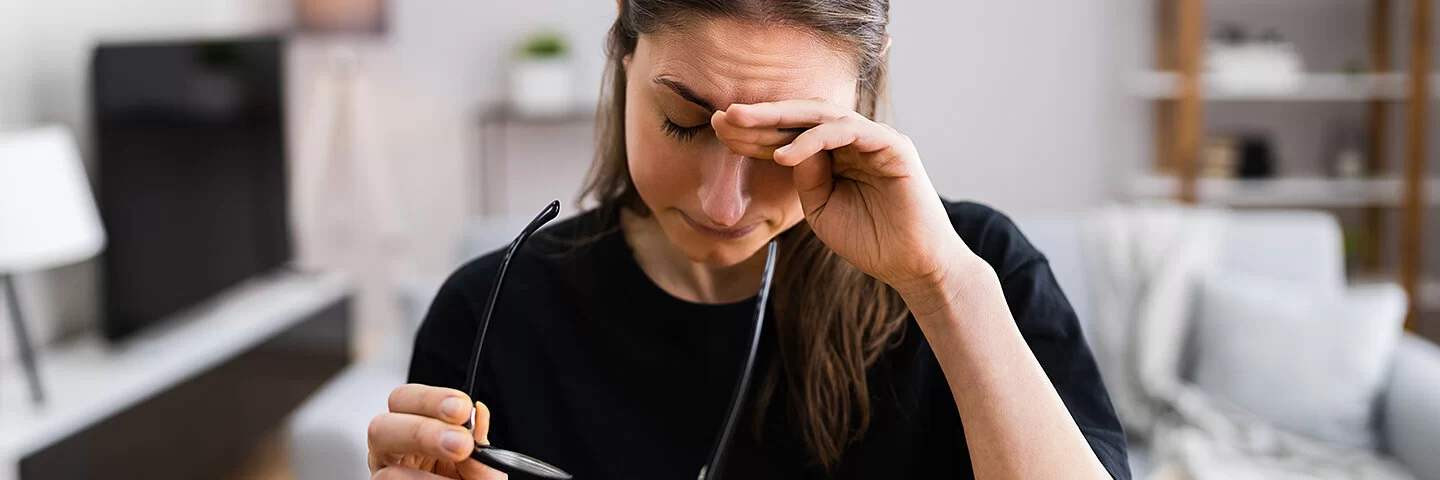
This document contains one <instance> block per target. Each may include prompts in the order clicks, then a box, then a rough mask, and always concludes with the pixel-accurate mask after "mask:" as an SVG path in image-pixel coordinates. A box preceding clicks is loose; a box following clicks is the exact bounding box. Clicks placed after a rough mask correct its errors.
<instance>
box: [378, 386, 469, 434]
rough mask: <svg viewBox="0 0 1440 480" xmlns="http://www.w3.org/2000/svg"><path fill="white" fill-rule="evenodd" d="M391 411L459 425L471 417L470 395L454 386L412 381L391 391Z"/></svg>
mask: <svg viewBox="0 0 1440 480" xmlns="http://www.w3.org/2000/svg"><path fill="white" fill-rule="evenodd" d="M390 411H391V412H395V413H409V414H412V415H424V416H427V417H432V418H437V419H440V420H444V421H446V422H449V423H452V424H455V425H459V424H462V423H465V421H466V420H468V419H469V418H470V397H469V396H468V395H465V393H464V392H461V391H459V390H455V389H452V388H444V387H432V386H429V385H420V384H416V383H412V384H408V385H401V386H400V387H398V388H396V389H395V390H392V391H391V392H390Z"/></svg>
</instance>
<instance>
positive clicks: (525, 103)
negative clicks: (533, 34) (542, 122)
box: [510, 57, 575, 118]
mask: <svg viewBox="0 0 1440 480" xmlns="http://www.w3.org/2000/svg"><path fill="white" fill-rule="evenodd" d="M574 81H575V68H574V65H573V64H572V63H571V62H570V59H569V58H565V57H556V58H526V59H519V60H516V61H515V63H514V64H513V65H512V66H511V68H510V108H512V109H513V110H514V112H515V113H516V114H518V115H520V116H524V117H538V118H545V117H557V116H562V115H565V114H566V113H568V112H569V111H570V110H571V109H573V108H574V107H575V99H574V91H575V88H574Z"/></svg>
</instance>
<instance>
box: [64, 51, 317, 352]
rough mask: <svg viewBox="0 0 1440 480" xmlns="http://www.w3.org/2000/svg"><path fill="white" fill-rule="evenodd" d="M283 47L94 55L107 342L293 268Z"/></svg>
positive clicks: (92, 72)
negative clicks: (288, 264)
mask: <svg viewBox="0 0 1440 480" xmlns="http://www.w3.org/2000/svg"><path fill="white" fill-rule="evenodd" d="M283 52H284V42H283V41H282V40H281V39H280V38H276V37H259V38H240V39H206V40H194V41H163V42H146V43H128V44H102V45H100V46H98V47H97V48H96V49H95V52H94V56H93V58H92V63H91V79H90V80H91V89H92V99H91V100H92V107H93V109H92V112H93V115H94V137H95V150H94V159H95V162H96V164H95V167H96V169H97V170H98V172H99V176H98V182H97V185H96V190H97V198H98V201H99V203H100V205H99V206H100V214H101V217H102V220H103V221H104V223H105V228H106V232H107V234H108V236H109V244H108V246H107V249H106V252H105V254H104V255H103V258H104V260H103V269H104V274H103V279H104V285H103V291H104V292H105V293H104V301H103V305H104V307H103V308H104V317H105V318H104V320H103V322H102V325H103V326H104V332H105V334H106V336H107V337H110V338H112V339H116V338H120V337H124V336H126V335H129V334H130V333H132V332H135V331H137V330H139V329H141V328H144V327H145V326H146V325H148V324H150V323H154V322H156V321H158V320H161V319H163V318H165V317H166V316H167V315H170V314H172V313H175V312H176V311H178V310H181V309H183V308H185V307H187V306H190V305H193V304H195V303H198V302H200V301H202V300H204V299H206V298H208V297H211V296H213V295H215V294H216V293H217V292H220V291H222V290H224V289H226V288H227V287H230V286H233V285H236V284H238V283H240V282H242V281H244V280H245V279H247V278H249V277H253V276H255V275H257V274H261V273H265V272H268V271H273V270H275V269H277V268H279V267H281V266H283V265H284V264H285V263H286V262H288V260H289V258H290V237H289V230H288V217H287V214H286V212H287V199H286V197H287V195H286V173H285V135H284V132H285V125H284V107H283V99H284V89H283V88H282V85H283V69H282V64H283Z"/></svg>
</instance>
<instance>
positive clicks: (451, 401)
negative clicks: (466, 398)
mask: <svg viewBox="0 0 1440 480" xmlns="http://www.w3.org/2000/svg"><path fill="white" fill-rule="evenodd" d="M464 406H465V402H462V401H460V399H458V398H455V397H450V398H447V399H445V401H443V402H440V413H442V414H445V418H453V417H454V416H456V415H459V414H460V409H461V408H463V407H464Z"/></svg>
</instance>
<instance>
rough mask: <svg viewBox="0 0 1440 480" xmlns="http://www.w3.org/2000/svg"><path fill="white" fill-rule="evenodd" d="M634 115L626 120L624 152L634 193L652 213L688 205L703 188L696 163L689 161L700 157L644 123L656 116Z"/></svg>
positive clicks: (657, 128) (628, 115) (691, 148)
mask: <svg viewBox="0 0 1440 480" xmlns="http://www.w3.org/2000/svg"><path fill="white" fill-rule="evenodd" d="M632 106H633V105H632ZM633 112H634V110H632V113H629V114H627V115H626V116H625V150H626V157H627V158H626V162H627V163H628V165H629V167H630V179H631V181H633V182H635V189H636V190H638V191H639V192H640V197H641V199H642V200H644V201H645V204H646V206H648V207H650V209H651V210H655V211H663V210H665V209H667V208H670V207H675V206H681V205H684V204H686V203H687V202H686V198H687V197H693V196H694V193H695V191H696V190H698V189H699V188H700V171H699V169H698V168H696V165H697V163H696V162H694V161H690V160H687V159H692V158H694V157H695V156H696V155H698V154H699V153H698V152H697V151H695V150H693V147H687V146H685V145H683V144H680V143H679V142H675V141H674V140H671V139H670V137H668V136H666V135H665V133H664V132H663V131H661V130H660V128H659V127H658V126H656V125H651V124H649V123H647V122H645V121H644V119H645V118H649V117H651V116H653V115H647V114H644V113H640V114H638V115H637V114H635V113H633ZM656 122H658V120H656Z"/></svg>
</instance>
